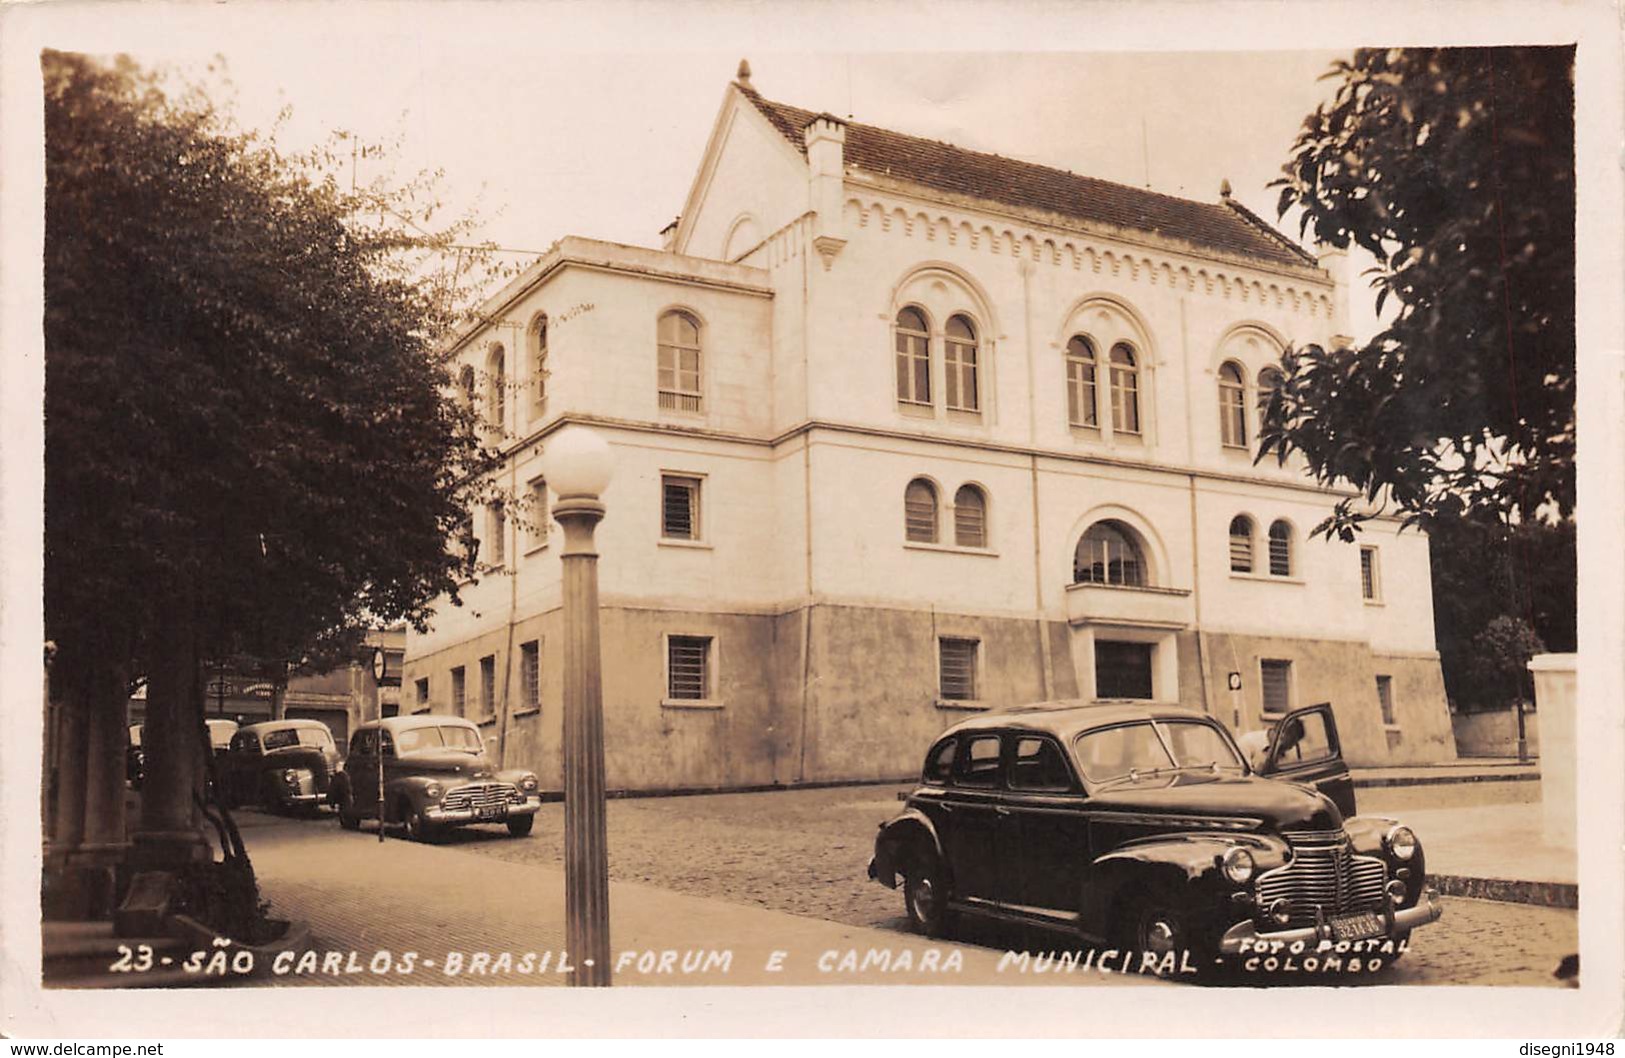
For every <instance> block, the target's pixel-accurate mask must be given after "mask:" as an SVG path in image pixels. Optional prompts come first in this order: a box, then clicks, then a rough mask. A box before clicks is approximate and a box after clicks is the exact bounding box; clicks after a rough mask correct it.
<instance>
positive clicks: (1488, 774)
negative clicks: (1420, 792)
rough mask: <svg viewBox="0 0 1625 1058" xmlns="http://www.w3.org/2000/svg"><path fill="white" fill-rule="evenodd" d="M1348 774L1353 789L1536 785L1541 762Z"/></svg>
mask: <svg viewBox="0 0 1625 1058" xmlns="http://www.w3.org/2000/svg"><path fill="white" fill-rule="evenodd" d="M1350 773H1351V774H1352V775H1353V776H1354V785H1355V788H1356V789H1369V788H1375V787H1385V786H1434V785H1440V784H1446V783H1464V782H1538V781H1539V780H1540V761H1539V760H1527V761H1520V760H1518V759H1517V758H1516V757H1458V758H1457V759H1455V760H1448V761H1440V762H1438V763H1437V764H1413V765H1406V766H1403V767H1394V768H1351V769H1350Z"/></svg>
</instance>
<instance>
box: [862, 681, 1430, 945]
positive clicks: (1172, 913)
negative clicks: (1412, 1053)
mask: <svg viewBox="0 0 1625 1058" xmlns="http://www.w3.org/2000/svg"><path fill="white" fill-rule="evenodd" d="M1268 776H1278V777H1279V778H1272V777H1268ZM1281 779H1286V780H1288V781H1280V780H1281ZM1353 813H1354V791H1353V785H1352V783H1351V782H1350V781H1349V774H1348V768H1347V766H1346V765H1345V764H1344V763H1343V760H1342V754H1341V751H1340V749H1339V745H1338V741H1337V728H1336V724H1335V722H1334V720H1333V718H1332V712H1331V707H1330V706H1329V705H1318V706H1311V707H1310V708H1307V709H1302V710H1299V711H1297V712H1295V713H1292V714H1289V715H1288V716H1286V717H1285V718H1284V719H1283V720H1282V721H1281V722H1280V723H1279V724H1277V725H1276V728H1275V732H1274V736H1273V740H1272V742H1271V744H1270V748H1269V751H1268V753H1267V755H1266V756H1265V758H1264V762H1263V764H1262V766H1261V767H1260V768H1259V769H1258V770H1257V772H1255V771H1254V770H1253V768H1252V767H1250V766H1249V765H1248V763H1247V762H1246V760H1245V759H1244V758H1243V756H1242V755H1241V753H1240V752H1239V751H1238V749H1237V747H1236V743H1235V741H1234V740H1233V739H1232V738H1231V736H1230V733H1229V732H1228V731H1227V730H1226V729H1225V728H1224V727H1223V726H1222V725H1221V724H1219V723H1218V722H1217V721H1215V720H1214V719H1213V718H1212V717H1210V716H1208V715H1206V714H1204V713H1201V712H1197V711H1193V710H1189V709H1183V708H1179V707H1174V706H1161V705H1155V704H1152V703H1149V702H1148V703H1143V704H1141V703H1133V704H1124V703H1103V704H1084V703H1077V702H1058V703H1045V704H1043V705H1039V706H1029V707H1025V708H1021V709H1013V710H1010V711H1007V712H1002V713H990V714H983V715H980V716H977V717H975V718H973V719H970V720H966V721H963V722H961V723H959V724H957V725H955V726H953V727H951V728H949V729H948V730H947V731H946V732H945V733H944V734H943V735H942V736H941V737H940V738H939V739H938V740H937V741H936V743H935V744H934V745H933V746H932V747H931V749H930V751H929V752H928V753H927V754H926V759H925V769H924V774H923V776H922V777H921V782H920V785H919V787H918V788H916V789H915V790H914V791H913V792H912V793H911V794H910V795H909V797H908V803H907V807H906V808H905V809H904V810H903V812H902V813H901V814H900V815H898V816H897V817H896V818H895V819H892V820H891V821H889V822H887V823H884V824H882V826H881V830H880V834H879V836H878V838H877V839H876V842H875V856H874V859H873V860H872V861H871V863H870V866H869V875H870V877H871V878H874V879H876V880H878V881H880V882H881V883H882V884H884V885H886V886H888V887H891V888H896V887H897V886H898V884H899V882H901V884H902V887H903V891H904V905H905V907H906V909H907V912H908V916H909V918H910V920H911V921H912V922H913V923H914V925H915V927H916V928H917V929H919V930H921V931H923V932H925V933H927V934H930V935H941V934H943V933H944V932H946V931H947V930H948V929H949V928H950V927H951V924H952V922H953V919H954V916H956V915H958V914H970V915H980V916H986V917H990V918H996V919H1005V920H1014V921H1021V922H1027V923H1032V924H1039V925H1046V926H1051V927H1057V928H1060V929H1064V930H1067V931H1070V932H1072V933H1074V934H1076V935H1077V936H1078V937H1079V938H1080V939H1082V940H1083V941H1085V942H1087V943H1090V944H1097V943H1104V944H1107V945H1112V946H1115V947H1116V948H1119V949H1121V950H1123V951H1125V952H1131V951H1132V952H1141V953H1149V954H1151V955H1153V956H1155V957H1157V958H1161V957H1162V956H1165V955H1169V954H1170V953H1176V952H1189V953H1192V954H1193V955H1194V957H1195V959H1196V960H1197V962H1198V963H1200V964H1206V965H1211V964H1213V963H1214V962H1216V961H1219V960H1220V959H1222V958H1224V957H1227V956H1237V955H1246V954H1248V953H1258V952H1290V951H1296V952H1298V953H1300V954H1301V953H1302V952H1305V951H1310V952H1313V951H1316V950H1319V951H1323V952H1333V953H1337V952H1340V951H1341V952H1348V951H1350V950H1353V951H1359V950H1362V949H1363V950H1369V949H1370V948H1371V946H1372V945H1386V949H1385V950H1386V951H1387V952H1388V953H1389V954H1388V956H1387V957H1388V958H1389V959H1391V958H1393V957H1394V956H1395V955H1396V954H1397V953H1398V952H1399V951H1402V950H1403V948H1404V947H1405V944H1404V943H1402V942H1405V941H1408V938H1409V935H1410V932H1411V931H1412V930H1413V929H1415V928H1417V927H1418V926H1423V925H1426V924H1428V923H1430V922H1432V921H1434V920H1435V919H1437V918H1438V917H1439V914H1440V908H1439V902H1438V895H1437V892H1436V891H1435V890H1434V889H1432V888H1430V887H1428V886H1427V885H1426V873H1425V865H1424V861H1423V855H1422V847H1421V844H1420V843H1419V842H1418V841H1417V839H1416V836H1415V835H1414V834H1413V833H1412V832H1411V831H1410V829H1409V828H1408V827H1405V826H1403V825H1401V824H1400V823H1399V822H1398V821H1396V820H1392V819H1383V818H1376V817H1369V816H1356V815H1354V814H1353Z"/></svg>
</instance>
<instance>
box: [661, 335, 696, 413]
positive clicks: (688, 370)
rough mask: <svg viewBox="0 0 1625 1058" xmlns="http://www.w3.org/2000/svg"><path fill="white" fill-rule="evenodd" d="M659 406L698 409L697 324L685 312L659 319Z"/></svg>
mask: <svg viewBox="0 0 1625 1058" xmlns="http://www.w3.org/2000/svg"><path fill="white" fill-rule="evenodd" d="M659 339H660V406H661V407H662V408H666V409H674V410H676V411H699V410H700V325H699V323H698V322H696V321H695V319H694V317H692V316H690V315H689V314H688V313H686V312H668V313H666V314H665V315H664V316H662V317H660V329H659Z"/></svg>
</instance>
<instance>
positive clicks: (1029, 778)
mask: <svg viewBox="0 0 1625 1058" xmlns="http://www.w3.org/2000/svg"><path fill="white" fill-rule="evenodd" d="M1010 789H1012V790H1031V791H1035V792H1051V793H1054V792H1061V791H1066V790H1070V789H1072V774H1071V773H1070V772H1068V771H1067V768H1066V759H1065V758H1064V757H1062V756H1061V747H1060V746H1057V745H1056V744H1055V743H1054V742H1051V741H1050V740H1049V739H1047V738H1022V739H1017V740H1016V757H1015V760H1014V761H1012V762H1011V765H1010Z"/></svg>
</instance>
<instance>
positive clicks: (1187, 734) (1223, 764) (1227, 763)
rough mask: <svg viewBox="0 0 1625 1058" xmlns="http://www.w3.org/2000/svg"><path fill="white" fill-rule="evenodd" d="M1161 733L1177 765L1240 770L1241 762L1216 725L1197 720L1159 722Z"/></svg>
mask: <svg viewBox="0 0 1625 1058" xmlns="http://www.w3.org/2000/svg"><path fill="white" fill-rule="evenodd" d="M1161 726H1162V732H1163V734H1165V735H1167V736H1168V745H1169V746H1170V747H1171V748H1172V749H1173V751H1174V763H1175V764H1177V765H1178V766H1179V767H1181V768H1215V767H1216V768H1218V769H1220V770H1226V771H1227V770H1235V771H1241V770H1243V769H1242V764H1241V761H1240V760H1239V759H1237V757H1236V752H1235V750H1233V749H1232V748H1231V747H1230V742H1229V740H1228V739H1226V738H1225V737H1224V735H1223V734H1222V733H1221V732H1220V731H1219V729H1218V728H1216V727H1214V726H1213V725H1212V724H1204V723H1202V722H1201V721H1197V720H1174V721H1163V723H1162V725H1161Z"/></svg>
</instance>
